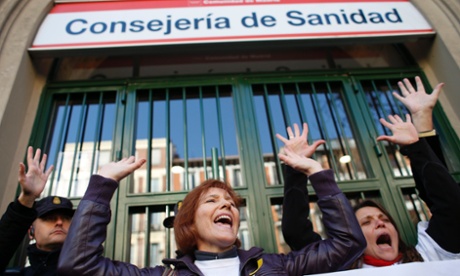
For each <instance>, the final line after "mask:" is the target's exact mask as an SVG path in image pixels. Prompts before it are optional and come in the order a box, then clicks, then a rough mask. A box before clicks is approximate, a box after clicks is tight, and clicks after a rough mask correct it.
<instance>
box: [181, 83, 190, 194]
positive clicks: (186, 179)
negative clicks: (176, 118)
mask: <svg viewBox="0 0 460 276" xmlns="http://www.w3.org/2000/svg"><path fill="white" fill-rule="evenodd" d="M182 110H183V119H184V169H185V177H184V187H185V189H186V190H190V187H189V183H188V182H189V181H188V139H187V91H186V89H185V87H183V88H182Z"/></svg>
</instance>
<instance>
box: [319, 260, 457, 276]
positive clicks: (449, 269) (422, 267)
mask: <svg viewBox="0 0 460 276" xmlns="http://www.w3.org/2000/svg"><path fill="white" fill-rule="evenodd" d="M459 268H460V260H450V261H436V262H414V263H406V264H400V265H392V266H385V267H378V268H363V269H353V270H348V271H341V272H334V273H325V274H321V275H322V276H369V275H372V276H388V275H391V276H400V275H401V276H409V275H417V276H435V275H436V276H453V275H458V274H459Z"/></svg>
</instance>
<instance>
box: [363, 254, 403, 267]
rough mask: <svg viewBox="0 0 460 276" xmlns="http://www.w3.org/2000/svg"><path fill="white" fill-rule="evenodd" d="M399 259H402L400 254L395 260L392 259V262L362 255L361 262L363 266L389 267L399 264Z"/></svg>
mask: <svg viewBox="0 0 460 276" xmlns="http://www.w3.org/2000/svg"><path fill="white" fill-rule="evenodd" d="M401 258H402V253H399V254H398V257H396V259H394V260H393V261H385V260H381V259H376V258H374V257H372V256H368V255H364V258H363V261H364V263H365V264H367V265H372V266H389V265H392V264H395V263H397V262H399V261H400V260H401Z"/></svg>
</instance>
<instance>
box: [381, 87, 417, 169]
mask: <svg viewBox="0 0 460 276" xmlns="http://www.w3.org/2000/svg"><path fill="white" fill-rule="evenodd" d="M386 84H387V86H388V87H389V90H390V91H392V90H393V88H392V86H391V84H390V81H389V80H386ZM385 98H386V99H387V102H388V105H389V106H390V107H391V110H392V113H393V114H396V111H395V110H394V106H396V108H397V109H398V113H397V114H399V116H400V117H401V118H403V119H404V118H405V114H404V112H403V111H402V109H401V108H400V106H399V105H398V103H397V102H395V101H392V100H391V99H390V97H389V96H388V93H385ZM392 99H393V100H394V98H393V97H392ZM395 157H396V156H395ZM402 165H403V167H404V170H405V171H406V174H407V175H412V173H411V171H410V169H409V168H408V166H407V163H406V162H405V161H404V159H403V160H402Z"/></svg>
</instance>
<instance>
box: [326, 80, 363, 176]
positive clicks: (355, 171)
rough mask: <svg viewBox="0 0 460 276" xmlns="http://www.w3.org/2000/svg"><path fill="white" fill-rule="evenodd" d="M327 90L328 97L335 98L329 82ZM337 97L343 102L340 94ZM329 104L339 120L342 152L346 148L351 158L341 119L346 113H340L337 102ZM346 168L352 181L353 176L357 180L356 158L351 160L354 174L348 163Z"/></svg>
mask: <svg viewBox="0 0 460 276" xmlns="http://www.w3.org/2000/svg"><path fill="white" fill-rule="evenodd" d="M327 88H328V95H332V96H333V95H334V94H333V93H332V91H331V90H332V89H331V86H330V84H329V82H328V83H327ZM337 95H338V96H339V97H338V99H340V100H341V101H342V98H341V97H340V94H339V93H337ZM329 102H330V103H331V104H330V106H332V109H333V110H334V113H335V115H336V116H335V117H336V118H337V120H338V124H337V125H338V127H339V130H340V134H339V135H340V137H341V138H340V144H341V147H342V150H343V148H344V147H345V152H343V153H345V154H349V155H350V156H352V154H351V149H350V144H349V143H348V137H346V133H345V130H344V129H343V125H344V124H343V122H342V119H341V118H340V114H344V115H345V116H346V112H340V111H339V110H338V107H337V104H336V102H335V101H331V100H330V99H329ZM342 137H345V138H346V139H342ZM342 143H343V144H344V145H342ZM346 166H347V170H348V171H349V175H350V179H354V178H353V176H355V178H357V175H358V173H357V169H356V163H355V161H354V158H351V166H352V169H353V173H351V172H350V168H349V165H348V163H347V164H346Z"/></svg>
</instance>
